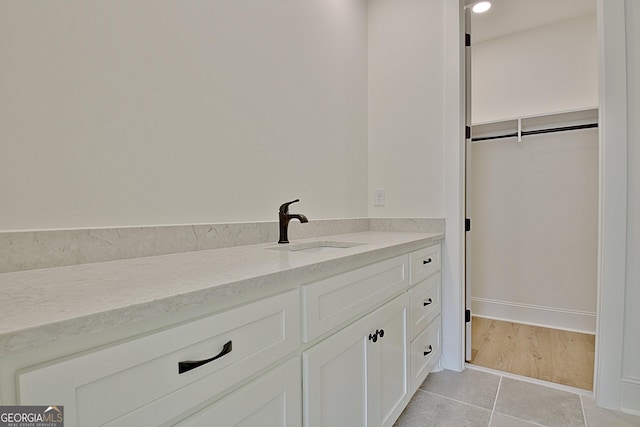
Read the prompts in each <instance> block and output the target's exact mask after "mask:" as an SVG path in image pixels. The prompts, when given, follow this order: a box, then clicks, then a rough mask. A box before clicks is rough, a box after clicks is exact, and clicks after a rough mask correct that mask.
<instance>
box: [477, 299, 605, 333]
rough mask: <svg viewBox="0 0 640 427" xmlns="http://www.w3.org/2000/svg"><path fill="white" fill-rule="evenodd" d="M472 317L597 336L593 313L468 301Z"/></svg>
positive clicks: (480, 300)
mask: <svg viewBox="0 0 640 427" xmlns="http://www.w3.org/2000/svg"><path fill="white" fill-rule="evenodd" d="M471 313H472V314H473V315H474V316H479V317H486V318H489V319H496V320H505V321H509V322H516V323H523V324H526V325H535V326H544V327H545V328H553V329H562V330H565V331H573V332H581V333H585V334H595V333H596V313H595V312H588V311H578V310H569V309H562V308H557V307H545V306H539V305H532V304H521V303H515V302H509V301H499V300H492V299H488V298H471Z"/></svg>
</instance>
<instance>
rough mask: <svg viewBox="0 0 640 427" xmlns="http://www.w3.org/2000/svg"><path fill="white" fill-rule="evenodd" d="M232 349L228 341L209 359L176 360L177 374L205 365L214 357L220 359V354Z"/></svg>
mask: <svg viewBox="0 0 640 427" xmlns="http://www.w3.org/2000/svg"><path fill="white" fill-rule="evenodd" d="M232 349H233V347H232V344H231V341H228V342H227V343H226V344H225V345H224V347H222V351H221V352H220V353H218V354H216V355H215V356H213V357H212V358H211V359H206V360H186V361H184V362H178V374H184V373H185V372H189V371H190V370H192V369H195V368H197V367H199V366H202V365H206V364H207V363H209V362H213V361H214V360H216V359H220V358H221V357H222V356H224V355H226V354H229V353H231V350H232Z"/></svg>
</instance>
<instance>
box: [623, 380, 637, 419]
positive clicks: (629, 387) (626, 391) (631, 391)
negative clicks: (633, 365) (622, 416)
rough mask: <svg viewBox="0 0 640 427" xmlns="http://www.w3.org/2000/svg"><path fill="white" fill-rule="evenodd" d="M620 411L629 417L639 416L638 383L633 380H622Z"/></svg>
mask: <svg viewBox="0 0 640 427" xmlns="http://www.w3.org/2000/svg"><path fill="white" fill-rule="evenodd" d="M620 390H621V393H620V409H621V410H622V412H625V413H627V414H631V415H640V381H638V380H637V379H635V378H622V381H621V389H620Z"/></svg>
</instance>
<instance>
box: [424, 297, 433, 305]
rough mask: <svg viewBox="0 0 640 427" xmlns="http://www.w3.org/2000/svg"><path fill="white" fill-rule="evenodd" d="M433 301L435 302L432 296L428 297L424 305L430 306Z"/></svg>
mask: <svg viewBox="0 0 640 427" xmlns="http://www.w3.org/2000/svg"><path fill="white" fill-rule="evenodd" d="M432 303H433V300H432V299H431V298H429V299H428V300H426V301H425V302H424V303H423V304H424V307H426V306H428V305H430V304H432Z"/></svg>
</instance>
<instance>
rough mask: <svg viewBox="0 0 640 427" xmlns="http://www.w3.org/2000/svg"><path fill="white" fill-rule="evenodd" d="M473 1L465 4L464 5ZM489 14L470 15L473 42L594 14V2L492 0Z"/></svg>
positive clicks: (588, 0)
mask: <svg viewBox="0 0 640 427" xmlns="http://www.w3.org/2000/svg"><path fill="white" fill-rule="evenodd" d="M470 2H471V3H474V1H469V0H468V1H467V3H470ZM491 3H492V6H491V9H489V11H487V12H485V13H482V14H478V13H472V14H471V15H472V17H471V34H472V37H471V39H472V41H473V42H474V43H478V42H481V41H485V40H489V39H493V38H495V37H500V36H504V35H507V34H511V33H515V32H518V31H524V30H527V29H530V28H534V27H539V26H541V25H546V24H551V23H553V22H558V21H564V20H566V19H570V18H573V17H577V16H582V15H586V14H588V13H595V11H596V1H595V0H491Z"/></svg>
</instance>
